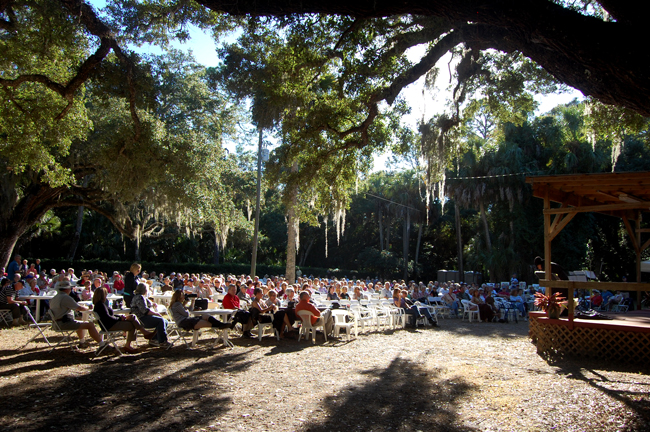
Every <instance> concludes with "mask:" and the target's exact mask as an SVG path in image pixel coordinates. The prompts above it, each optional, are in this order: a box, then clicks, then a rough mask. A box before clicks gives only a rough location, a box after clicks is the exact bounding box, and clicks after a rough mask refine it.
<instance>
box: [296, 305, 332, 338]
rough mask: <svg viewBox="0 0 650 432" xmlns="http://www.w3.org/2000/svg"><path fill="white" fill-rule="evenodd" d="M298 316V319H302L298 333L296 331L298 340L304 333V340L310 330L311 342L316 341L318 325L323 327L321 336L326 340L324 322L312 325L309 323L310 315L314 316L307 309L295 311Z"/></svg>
mask: <svg viewBox="0 0 650 432" xmlns="http://www.w3.org/2000/svg"><path fill="white" fill-rule="evenodd" d="M296 314H297V315H298V316H299V317H300V320H301V321H302V325H301V326H300V333H298V341H300V338H301V337H302V336H303V335H305V340H306V339H307V337H308V336H309V332H311V341H312V342H313V343H316V330H317V329H318V328H319V327H320V328H322V329H323V336H325V342H327V333H326V332H325V323H321V324H317V325H312V324H311V317H313V316H314V314H313V313H311V312H310V311H308V310H301V311H298V312H297V313H296Z"/></svg>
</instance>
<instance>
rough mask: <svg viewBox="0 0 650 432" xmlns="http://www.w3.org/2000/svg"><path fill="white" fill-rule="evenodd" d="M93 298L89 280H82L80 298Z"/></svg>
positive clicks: (86, 299)
mask: <svg viewBox="0 0 650 432" xmlns="http://www.w3.org/2000/svg"><path fill="white" fill-rule="evenodd" d="M91 298H93V290H92V289H91V285H90V281H89V280H86V281H84V287H83V291H81V300H83V301H88V300H90V299H91Z"/></svg>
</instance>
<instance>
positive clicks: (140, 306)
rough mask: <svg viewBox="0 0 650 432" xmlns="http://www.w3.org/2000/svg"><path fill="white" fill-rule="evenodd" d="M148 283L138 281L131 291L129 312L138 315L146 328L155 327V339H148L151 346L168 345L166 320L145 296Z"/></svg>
mask: <svg viewBox="0 0 650 432" xmlns="http://www.w3.org/2000/svg"><path fill="white" fill-rule="evenodd" d="M148 289H149V287H148V285H147V284H145V283H139V284H138V285H137V287H136V288H135V291H133V298H132V299H131V312H133V314H134V315H135V316H137V317H138V319H139V320H140V322H141V323H142V325H144V326H145V327H146V328H155V329H156V340H154V339H151V340H149V344H150V345H153V346H160V347H168V346H169V342H167V320H166V319H164V318H163V317H162V315H160V313H158V311H157V310H156V307H155V306H154V303H152V302H151V300H149V299H148V298H147V290H148Z"/></svg>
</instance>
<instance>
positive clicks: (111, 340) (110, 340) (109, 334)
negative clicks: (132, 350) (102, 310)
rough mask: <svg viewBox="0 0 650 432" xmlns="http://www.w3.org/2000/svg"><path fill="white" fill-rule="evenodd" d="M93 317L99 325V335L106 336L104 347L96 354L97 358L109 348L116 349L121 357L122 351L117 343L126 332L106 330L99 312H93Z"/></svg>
mask: <svg viewBox="0 0 650 432" xmlns="http://www.w3.org/2000/svg"><path fill="white" fill-rule="evenodd" d="M92 316H93V318H94V319H95V321H96V322H98V323H99V328H100V331H99V334H100V335H102V336H104V345H102V346H100V347H99V348H98V349H97V352H96V353H95V357H97V356H98V355H100V354H101V353H102V352H103V351H104V350H105V349H106V348H108V347H109V346H112V347H113V348H115V351H117V352H118V354H119V355H122V351H120V349H119V347H118V346H117V343H116V342H117V338H119V337H122V336H123V335H124V330H113V331H109V330H106V328H105V327H104V324H103V323H102V322H101V321H100V320H99V315H98V314H97V312H95V311H93V315H92Z"/></svg>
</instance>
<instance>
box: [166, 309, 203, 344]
mask: <svg viewBox="0 0 650 432" xmlns="http://www.w3.org/2000/svg"><path fill="white" fill-rule="evenodd" d="M166 310H167V316H168V317H169V320H168V324H167V341H168V342H169V345H168V346H167V349H170V348H171V347H173V346H174V344H175V343H176V342H178V341H179V340H183V343H184V344H185V347H186V348H187V347H189V346H190V344H189V343H187V340H186V339H185V337H186V336H187V337H190V336H192V345H196V342H197V340H198V339H199V333H198V332H199V331H198V330H194V331H193V332H188V331H187V330H184V329H182V328H180V327H179V326H177V325H176V322H175V321H174V320H173V319H172V311H171V310H170V309H169V307H166ZM195 339H196V340H195Z"/></svg>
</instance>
